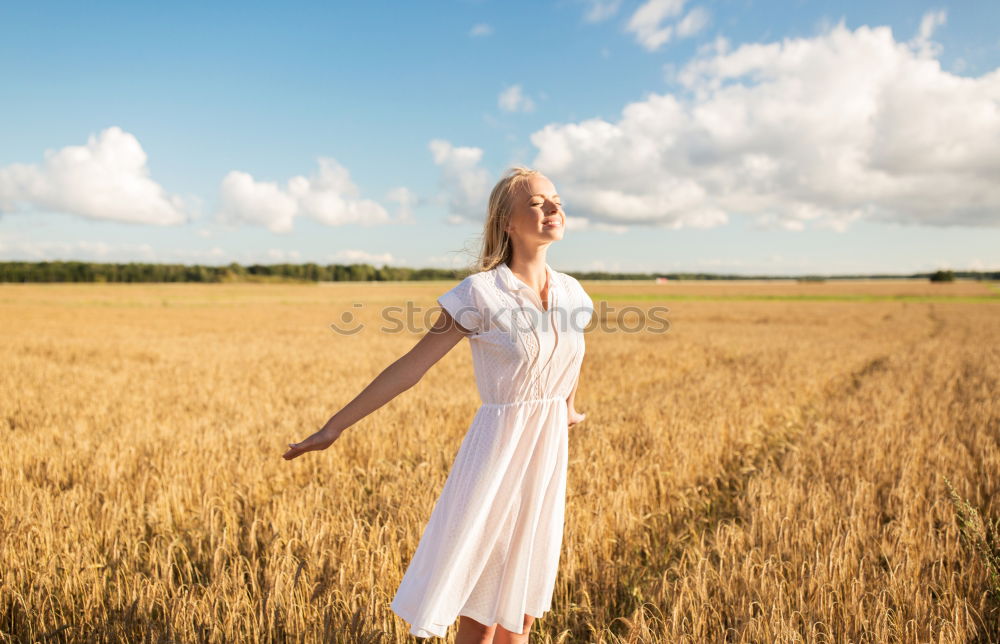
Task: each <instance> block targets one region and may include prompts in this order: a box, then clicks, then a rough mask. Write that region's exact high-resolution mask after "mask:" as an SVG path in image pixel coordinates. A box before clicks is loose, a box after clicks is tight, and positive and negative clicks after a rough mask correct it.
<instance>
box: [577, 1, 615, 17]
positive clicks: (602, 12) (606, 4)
mask: <svg viewBox="0 0 1000 644" xmlns="http://www.w3.org/2000/svg"><path fill="white" fill-rule="evenodd" d="M621 4H622V0H587V13H585V14H583V19H584V20H586V21H587V22H601V21H604V20H607V19H608V18H610V17H611V16H613V15H615V14H616V13H618V7H620V6H621Z"/></svg>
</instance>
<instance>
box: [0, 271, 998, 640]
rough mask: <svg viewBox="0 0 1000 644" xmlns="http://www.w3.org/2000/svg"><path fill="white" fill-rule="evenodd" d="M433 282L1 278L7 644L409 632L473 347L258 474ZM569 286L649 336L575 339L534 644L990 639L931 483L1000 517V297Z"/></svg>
mask: <svg viewBox="0 0 1000 644" xmlns="http://www.w3.org/2000/svg"><path fill="white" fill-rule="evenodd" d="M450 286H451V285H450V284H446V283H442V282H437V283H400V284H379V285H349V284H335V285H247V284H242V285H241V284H226V285H190V284H158V285H127V284H122V285H100V284H81V285H59V284H47V285H12V284H8V285H2V286H0V306H2V309H3V316H2V318H0V326H2V336H0V337H2V338H3V344H2V348H0V355H2V359H3V364H4V369H3V376H2V377H3V379H4V381H3V387H2V390H0V413H2V418H0V421H2V425H0V430H2V431H3V439H4V440H3V441H2V443H0V450H2V462H3V467H2V470H0V495H2V496H0V530H2V532H0V639H2V640H4V641H42V640H47V641H107V642H112V641H113V642H121V641H130V642H131V641H178V642H200V641H210V642H233V641H254V642H259V641H284V640H289V641H303V642H318V641H335V642H366V641H368V642H403V641H413V640H412V638H410V637H409V636H408V635H407V634H406V633H407V625H406V624H405V623H404V622H402V621H401V620H400V619H399V618H397V617H396V616H395V615H394V614H393V613H392V612H391V611H390V609H389V602H390V600H391V598H392V595H393V593H394V592H395V590H396V587H397V585H398V583H399V581H400V578H401V576H402V573H403V570H404V568H405V565H406V563H407V562H408V561H409V558H410V557H411V556H412V553H413V551H414V549H415V547H416V544H417V541H418V539H419V537H420V534H421V531H422V529H423V526H424V525H425V523H426V521H427V518H428V516H429V515H430V511H431V508H432V506H433V503H434V501H435V499H436V498H437V494H438V493H439V492H440V490H441V487H442V485H443V483H444V480H445V477H446V476H447V473H448V468H449V466H450V464H451V462H452V459H453V458H454V455H455V452H456V451H457V448H458V445H459V443H460V441H461V439H462V437H463V435H464V432H465V430H466V428H467V426H468V422H469V421H470V420H471V417H472V414H473V413H474V412H475V409H476V406H477V404H478V398H477V393H476V389H475V381H474V379H473V376H472V365H471V356H470V353H469V350H468V347H467V346H466V344H464V343H463V344H461V345H459V346H458V347H456V349H455V350H453V351H452V353H450V354H449V355H448V356H446V357H445V358H444V359H443V360H442V361H441V362H440V363H439V364H438V365H436V366H435V367H434V368H433V369H432V370H431V371H430V372H429V373H428V374H427V375H426V376H425V378H424V379H423V380H422V381H421V383H420V384H418V385H417V386H416V387H414V388H413V389H411V390H409V391H407V392H405V393H404V394H402V395H401V396H399V397H398V398H396V399H395V400H393V401H391V402H390V403H389V404H388V405H386V406H385V407H384V408H382V409H381V410H379V411H377V412H375V413H374V414H372V415H370V416H368V417H366V418H365V419H363V420H362V421H361V422H360V423H358V424H357V425H355V426H354V427H352V428H350V429H348V430H347V432H346V433H345V434H344V436H343V437H342V438H341V439H340V440H339V441H338V442H337V443H336V444H335V445H334V446H333V447H332V448H331V449H330V450H329V451H327V452H322V453H318V454H310V455H307V456H305V457H303V458H300V459H298V460H295V461H293V462H286V461H283V460H282V459H281V454H282V453H283V451H284V449H285V445H286V443H288V442H291V441H294V440H298V439H300V438H302V437H304V436H305V435H307V434H308V433H311V432H312V431H313V430H315V429H316V428H317V427H318V426H319V425H321V424H322V423H323V422H324V421H325V420H326V419H327V418H328V417H329V415H330V414H331V413H333V412H334V411H336V410H337V409H339V408H340V406H342V405H343V404H345V403H347V402H348V401H349V400H350V399H351V398H352V397H353V396H354V395H356V394H357V393H358V392H359V391H360V390H361V388H363V387H364V385H366V384H367V383H368V382H369V381H370V379H371V378H373V377H374V376H375V375H377V374H378V372H379V371H380V370H381V369H383V368H384V367H385V366H387V365H388V364H389V363H390V362H392V361H393V360H395V359H396V358H397V357H399V356H400V355H401V354H402V353H404V352H405V351H407V350H408V349H409V348H410V347H411V346H412V345H413V344H414V343H415V342H416V341H417V339H418V338H419V333H418V331H419V328H418V329H415V330H412V331H411V332H407V333H389V332H380V331H379V329H378V327H379V326H380V325H381V321H380V319H379V311H380V310H381V309H382V307H384V306H390V305H399V304H403V303H405V302H406V301H407V300H411V301H413V302H414V303H415V304H417V305H420V306H423V307H425V308H426V307H431V306H433V304H434V298H435V297H436V296H437V295H439V294H440V293H442V292H444V290H446V289H447V288H450ZM585 286H586V287H587V288H588V290H589V291H590V292H591V294H592V295H593V296H594V300H595V302H597V303H598V307H599V309H600V306H601V302H602V300H606V301H607V303H608V304H611V305H614V306H616V307H622V306H626V305H629V304H633V305H635V306H638V307H640V308H642V309H647V308H648V307H650V306H654V305H661V304H662V305H666V306H669V307H670V312H669V313H668V314H667V315H666V317H667V318H668V319H669V321H670V324H671V328H670V330H669V332H667V333H663V334H651V333H633V334H628V333H622V332H612V331H608V330H602V329H600V328H596V329H594V330H592V331H591V332H590V333H588V340H587V343H588V344H587V358H586V360H585V362H584V367H583V374H582V379H581V384H580V388H579V391H578V394H577V400H578V405H577V406H578V408H579V409H580V410H581V411H584V412H586V413H587V420H586V422H584V423H583V424H581V425H579V426H577V427H574V428H573V429H572V430H571V431H570V441H571V442H570V457H571V461H570V473H569V475H570V479H569V486H568V499H567V518H566V532H565V538H564V547H563V552H562V555H561V559H560V572H559V578H558V581H557V587H556V593H555V597H554V600H553V610H552V611H551V612H550V613H549V614H547V615H546V616H545V618H543V619H541V620H538V621H537V622H536V623H535V626H534V627H533V630H532V633H533V635H532V639H533V641H537V642H715V641H727V642H768V643H770V642H793V641H804V642H848V641H851V642H930V641H933V642H973V641H977V642H988V641H997V635H996V634H997V633H1000V602H998V597H997V595H996V593H995V592H994V593H991V590H994V591H995V590H996V589H994V588H992V587H991V580H990V573H989V570H988V568H987V566H986V564H985V562H984V559H983V557H982V556H980V552H978V551H977V550H976V549H975V548H973V547H972V546H971V544H969V543H967V542H966V541H965V540H963V538H962V530H961V525H960V522H959V521H958V520H957V519H956V511H955V507H954V506H953V504H952V500H951V498H950V497H949V493H948V489H947V487H946V485H945V483H944V479H945V478H947V479H948V480H949V481H950V482H952V483H953V484H954V486H955V489H956V492H957V494H958V495H959V496H960V497H961V498H962V499H965V500H967V501H968V503H969V504H970V507H973V508H976V509H977V510H978V511H979V512H981V513H982V515H983V517H984V518H985V519H991V518H992V519H995V518H996V517H998V516H1000V396H998V391H1000V388H998V373H997V369H998V367H997V365H1000V348H998V347H1000V302H997V301H993V300H990V299H987V298H988V297H989V296H991V295H996V291H995V290H990V288H988V287H987V286H986V285H982V284H975V283H956V284H951V285H939V284H928V283H925V282H871V283H835V282H829V283H825V284H796V283H793V282H790V283H784V284H775V283H717V284H713V283H670V284H665V285H642V284H617V283H596V282H595V283H586V282H585ZM858 294H860V295H872V296H876V297H875V298H874V299H872V300H869V301H866V300H862V301H851V300H850V299H844V300H837V299H832V300H829V301H822V300H820V301H814V300H809V299H802V300H796V299H794V296H800V295H801V296H815V295H836V296H850V295H858ZM899 294H903V295H908V296H910V298H909V299H906V298H904V299H900V300H893V299H891V297H892V296H895V295H899ZM745 295H761V296H779V297H787V296H793V299H776V300H760V301H753V300H749V301H747V300H741V299H730V296H745ZM949 295H962V296H965V297H966V298H967V299H966V300H962V299H959V300H947V299H944V298H943V297H942V296H949ZM923 296H929V297H928V298H927V299H926V300H921V299H920V298H921V297H923ZM661 297H662V298H663V299H662V301H661V300H660V299H658V298H661ZM672 298H673V299H672ZM698 298H703V299H698ZM977 298H978V300H977ZM353 303H361V304H363V305H364V306H362V307H357V308H352V306H351V305H352V304H353ZM345 310H351V311H353V312H355V313H356V314H357V315H359V316H360V320H361V321H363V322H364V323H365V324H366V327H365V328H364V329H363V330H362V331H361V332H360V333H358V334H356V335H353V336H349V335H339V334H336V333H334V332H333V331H331V329H330V328H329V326H328V325H329V324H330V323H332V322H338V321H340V316H341V313H342V312H343V311H345ZM599 313H600V311H599ZM603 317H604V318H607V320H608V321H610V320H611V318H613V317H614V315H610V314H606V313H605V314H603ZM418 324H419V325H422V327H423V328H426V327H428V326H429V320H427V321H421V320H418ZM996 545H1000V544H996ZM980 547H982V544H980ZM450 636H451V637H453V636H454V629H452V631H451V633H450Z"/></svg>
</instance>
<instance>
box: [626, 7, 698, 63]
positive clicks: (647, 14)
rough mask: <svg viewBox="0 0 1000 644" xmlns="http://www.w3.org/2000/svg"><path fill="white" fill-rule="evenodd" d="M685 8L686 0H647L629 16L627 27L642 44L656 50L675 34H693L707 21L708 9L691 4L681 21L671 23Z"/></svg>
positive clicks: (682, 35)
mask: <svg viewBox="0 0 1000 644" xmlns="http://www.w3.org/2000/svg"><path fill="white" fill-rule="evenodd" d="M683 10H684V0H647V1H646V2H645V3H643V4H642V6H640V7H639V8H638V9H636V10H635V12H634V13H633V14H632V17H631V18H629V21H628V24H627V25H626V26H625V30H626V31H628V32H630V33H632V34H633V35H634V37H635V39H636V42H638V43H639V44H640V45H642V47H643V48H645V49H646V50H648V51H656V50H657V49H659V48H660V47H661V46H662V45H663V44H664V43H667V42H669V41H670V40H671V39H672V38H673V37H674V36H677V37H678V38H686V37H688V36H693V35H694V34H696V33H698V32H699V31H701V30H702V29H703V28H704V27H705V26H706V25H707V24H708V22H709V13H708V11H707V10H705V9H703V8H702V7H694V8H692V9H691V10H690V11H688V13H687V14H686V15H685V16H684V17H683V18H681V19H680V21H678V22H677V23H671V22H670V21H671V19H673V18H676V17H677V16H679V15H680V14H681V13H682V12H683Z"/></svg>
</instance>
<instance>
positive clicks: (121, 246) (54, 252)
mask: <svg viewBox="0 0 1000 644" xmlns="http://www.w3.org/2000/svg"><path fill="white" fill-rule="evenodd" d="M0 253H3V256H4V257H5V258H7V259H11V260H21V261H92V262H153V263H163V262H206V261H213V260H216V261H217V260H220V259H222V258H224V257H225V255H226V253H225V251H224V250H222V249H221V248H219V247H218V246H215V247H212V248H209V249H200V248H180V249H173V250H170V249H157V248H153V246H152V245H150V244H148V243H144V242H143V243H130V242H123V243H109V242H105V241H90V240H84V239H77V240H73V241H59V240H38V239H21V238H18V237H16V236H12V235H4V236H2V237H0Z"/></svg>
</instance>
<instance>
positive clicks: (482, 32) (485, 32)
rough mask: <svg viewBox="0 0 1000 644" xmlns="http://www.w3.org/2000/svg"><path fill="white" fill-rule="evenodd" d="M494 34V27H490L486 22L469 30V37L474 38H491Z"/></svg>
mask: <svg viewBox="0 0 1000 644" xmlns="http://www.w3.org/2000/svg"><path fill="white" fill-rule="evenodd" d="M492 33H493V27H491V26H489V25H488V24H486V23H485V22H481V23H479V24H477V25H473V26H472V29H470V30H469V35H470V36H472V37H473V38H476V37H480V36H489V35H490V34H492Z"/></svg>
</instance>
